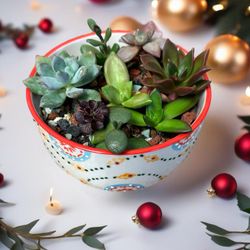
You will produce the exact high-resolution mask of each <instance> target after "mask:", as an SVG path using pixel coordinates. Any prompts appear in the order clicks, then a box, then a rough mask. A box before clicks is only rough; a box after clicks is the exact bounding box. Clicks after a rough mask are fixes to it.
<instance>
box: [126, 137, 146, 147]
mask: <svg viewBox="0 0 250 250" xmlns="http://www.w3.org/2000/svg"><path fill="white" fill-rule="evenodd" d="M149 146H150V145H149V143H148V142H146V141H145V139H143V138H129V139H128V149H137V148H146V147H149Z"/></svg>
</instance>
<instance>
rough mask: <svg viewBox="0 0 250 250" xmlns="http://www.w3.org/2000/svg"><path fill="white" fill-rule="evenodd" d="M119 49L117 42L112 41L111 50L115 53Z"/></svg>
mask: <svg viewBox="0 0 250 250" xmlns="http://www.w3.org/2000/svg"><path fill="white" fill-rule="evenodd" d="M119 49H120V46H119V44H118V43H114V44H113V46H112V48H111V51H113V52H115V53H117V52H118V51H119Z"/></svg>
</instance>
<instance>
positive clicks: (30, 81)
mask: <svg viewBox="0 0 250 250" xmlns="http://www.w3.org/2000/svg"><path fill="white" fill-rule="evenodd" d="M23 83H24V85H25V86H26V87H27V88H29V89H30V91H31V92H32V93H34V94H37V95H44V94H45V93H46V92H47V90H48V89H47V88H46V86H45V85H44V84H43V82H42V81H41V78H40V77H38V76H34V77H30V78H27V79H26V80H24V81H23Z"/></svg>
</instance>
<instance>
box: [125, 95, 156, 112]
mask: <svg viewBox="0 0 250 250" xmlns="http://www.w3.org/2000/svg"><path fill="white" fill-rule="evenodd" d="M150 103H152V100H151V99H150V97H149V95H148V94H146V93H141V92H138V93H136V94H135V95H134V96H132V97H131V98H130V99H128V100H127V101H125V102H123V103H122V105H123V106H124V107H127V108H133V109H138V108H142V107H144V106H147V105H149V104H150Z"/></svg>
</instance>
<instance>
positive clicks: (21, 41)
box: [14, 33, 29, 49]
mask: <svg viewBox="0 0 250 250" xmlns="http://www.w3.org/2000/svg"><path fill="white" fill-rule="evenodd" d="M14 42H15V44H16V46H17V47H18V48H19V49H25V48H26V47H27V45H28V42H29V36H28V35H27V34H25V33H20V34H19V35H18V36H17V37H16V38H15V39H14Z"/></svg>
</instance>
